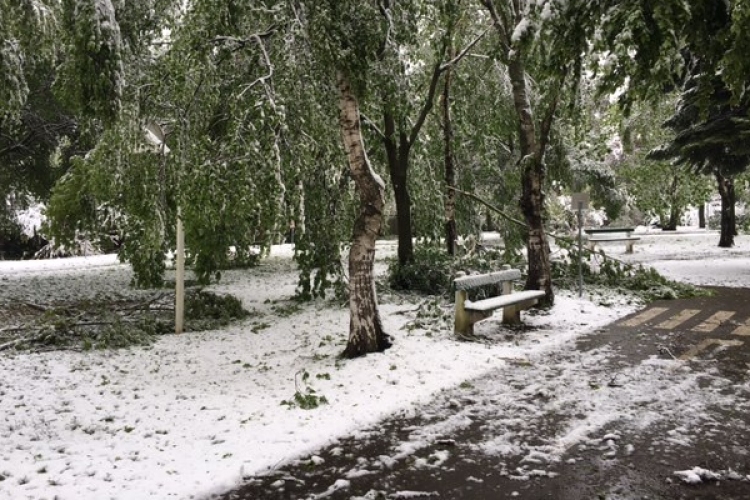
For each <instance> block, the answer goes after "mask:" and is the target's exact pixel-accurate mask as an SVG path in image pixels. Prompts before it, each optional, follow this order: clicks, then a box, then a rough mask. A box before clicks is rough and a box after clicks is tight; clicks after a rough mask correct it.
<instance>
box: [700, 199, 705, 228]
mask: <svg viewBox="0 0 750 500" xmlns="http://www.w3.org/2000/svg"><path fill="white" fill-rule="evenodd" d="M698 227H699V228H701V229H705V228H706V204H705V203H701V204H700V206H699V207H698Z"/></svg>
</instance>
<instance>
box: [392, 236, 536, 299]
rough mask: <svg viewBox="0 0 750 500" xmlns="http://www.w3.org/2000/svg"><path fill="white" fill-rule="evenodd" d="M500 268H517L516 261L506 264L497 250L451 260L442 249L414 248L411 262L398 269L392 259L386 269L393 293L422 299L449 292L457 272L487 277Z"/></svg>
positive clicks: (399, 266)
mask: <svg viewBox="0 0 750 500" xmlns="http://www.w3.org/2000/svg"><path fill="white" fill-rule="evenodd" d="M503 264H510V265H511V266H513V267H518V266H520V265H522V264H523V263H522V262H520V261H516V262H508V261H507V260H504V258H503V255H502V254H501V252H499V251H497V250H480V251H478V252H476V253H473V254H471V255H468V256H461V257H452V256H450V255H448V253H447V252H446V251H445V249H443V248H442V247H437V246H418V247H416V248H415V249H414V259H413V260H412V261H411V262H409V263H407V264H406V265H400V264H399V262H398V260H396V259H393V260H391V261H390V262H389V265H388V284H389V285H390V287H391V288H393V289H394V290H409V291H412V292H417V293H422V294H425V295H446V294H447V293H449V292H450V291H451V290H452V286H453V279H454V278H455V277H456V275H457V274H458V273H459V272H463V273H464V274H470V273H487V272H490V271H497V270H499V269H500V268H501V266H502V265H503Z"/></svg>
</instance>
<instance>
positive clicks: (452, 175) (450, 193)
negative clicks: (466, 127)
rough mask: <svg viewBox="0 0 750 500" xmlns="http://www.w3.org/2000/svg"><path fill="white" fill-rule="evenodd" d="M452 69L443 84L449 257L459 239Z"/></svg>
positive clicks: (446, 217)
mask: <svg viewBox="0 0 750 500" xmlns="http://www.w3.org/2000/svg"><path fill="white" fill-rule="evenodd" d="M448 57H449V58H452V57H453V51H452V50H450V51H449V52H448ZM451 73H452V71H451V68H450V66H449V67H448V68H447V69H446V70H445V81H444V82H443V97H442V105H443V143H444V156H445V186H446V191H445V247H446V249H447V251H448V255H456V241H457V239H458V234H457V229H456V192H455V191H454V190H453V189H452V188H455V187H456V166H455V164H454V155H453V122H452V121H451V104H450V97H451Z"/></svg>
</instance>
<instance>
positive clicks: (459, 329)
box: [454, 290, 474, 335]
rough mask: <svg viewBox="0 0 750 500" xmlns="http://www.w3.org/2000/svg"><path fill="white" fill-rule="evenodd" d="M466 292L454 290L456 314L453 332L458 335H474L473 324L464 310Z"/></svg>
mask: <svg viewBox="0 0 750 500" xmlns="http://www.w3.org/2000/svg"><path fill="white" fill-rule="evenodd" d="M465 302H466V290H456V305H455V307H456V312H455V326H454V330H455V332H456V333H457V334H460V335H474V323H472V322H471V318H470V317H469V313H468V311H466V309H464V303H465Z"/></svg>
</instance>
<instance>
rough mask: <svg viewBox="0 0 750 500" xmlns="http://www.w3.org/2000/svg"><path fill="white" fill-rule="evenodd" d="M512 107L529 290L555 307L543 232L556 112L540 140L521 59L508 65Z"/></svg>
mask: <svg viewBox="0 0 750 500" xmlns="http://www.w3.org/2000/svg"><path fill="white" fill-rule="evenodd" d="M508 73H509V76H510V82H511V87H512V89H513V104H514V106H515V109H516V114H517V116H518V129H519V139H520V141H519V142H520V146H521V168H522V175H523V177H522V180H521V183H522V191H521V200H520V205H521V212H522V213H523V216H524V218H525V219H526V224H527V225H528V234H527V239H526V253H527V258H528V262H529V272H528V276H527V278H526V289H527V290H544V292H545V293H546V295H545V297H544V299H543V300H542V301H540V302H541V303H542V304H543V305H552V304H553V303H554V300H555V296H554V292H553V291H552V270H551V265H550V256H549V254H550V251H549V243H548V242H547V235H546V232H545V229H544V190H543V187H544V179H545V175H546V168H545V165H544V151H545V147H546V140H547V138H548V137H549V125H550V123H551V120H552V114H554V109H550V110H548V113H549V114H548V115H547V119H548V120H549V121H547V120H545V122H543V123H542V124H541V125H540V127H539V128H540V131H539V136H538V137H537V125H536V123H535V122H534V118H533V115H532V112H531V102H530V101H529V96H528V88H527V84H526V71H525V67H524V64H523V62H522V61H521V60H520V59H514V60H511V61H510V63H509V64H508Z"/></svg>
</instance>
